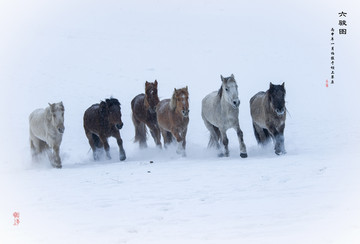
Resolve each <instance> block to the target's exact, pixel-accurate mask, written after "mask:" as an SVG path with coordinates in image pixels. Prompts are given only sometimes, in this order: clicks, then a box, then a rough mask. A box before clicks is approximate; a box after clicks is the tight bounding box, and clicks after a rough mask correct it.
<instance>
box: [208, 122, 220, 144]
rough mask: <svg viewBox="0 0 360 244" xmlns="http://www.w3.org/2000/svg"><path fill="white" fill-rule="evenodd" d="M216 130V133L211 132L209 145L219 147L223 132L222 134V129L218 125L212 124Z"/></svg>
mask: <svg viewBox="0 0 360 244" xmlns="http://www.w3.org/2000/svg"><path fill="white" fill-rule="evenodd" d="M212 127H213V129H214V131H215V134H214V133H211V134H210V140H209V144H208V147H209V148H210V147H218V145H219V139H220V137H221V134H220V130H219V128H218V127H216V126H214V125H212Z"/></svg>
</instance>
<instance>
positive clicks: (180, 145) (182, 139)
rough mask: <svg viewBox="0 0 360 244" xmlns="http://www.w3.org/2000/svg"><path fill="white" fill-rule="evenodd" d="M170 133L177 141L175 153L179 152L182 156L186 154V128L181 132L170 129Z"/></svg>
mask: <svg viewBox="0 0 360 244" xmlns="http://www.w3.org/2000/svg"><path fill="white" fill-rule="evenodd" d="M171 133H172V134H173V135H174V137H175V138H176V141H177V143H178V149H177V150H176V153H177V154H181V155H182V156H183V157H185V156H186V153H185V145H186V141H185V135H186V129H185V131H183V132H182V133H180V132H179V130H172V131H171ZM180 134H181V135H180Z"/></svg>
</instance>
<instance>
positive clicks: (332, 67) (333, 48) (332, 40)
mask: <svg viewBox="0 0 360 244" xmlns="http://www.w3.org/2000/svg"><path fill="white" fill-rule="evenodd" d="M334 34H335V29H334V28H331V39H330V44H331V53H330V54H331V57H330V61H331V66H330V69H331V84H334V79H335V42H334ZM326 85H327V84H326ZM326 87H328V85H327V86H326Z"/></svg>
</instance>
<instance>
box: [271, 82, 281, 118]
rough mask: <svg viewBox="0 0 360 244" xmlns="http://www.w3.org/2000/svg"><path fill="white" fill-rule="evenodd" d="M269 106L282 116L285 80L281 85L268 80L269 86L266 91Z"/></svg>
mask: <svg viewBox="0 0 360 244" xmlns="http://www.w3.org/2000/svg"><path fill="white" fill-rule="evenodd" d="M267 93H268V97H269V101H270V107H271V109H272V110H273V111H274V112H275V113H276V114H277V115H278V116H282V115H284V114H285V111H286V108H285V95H286V90H285V82H283V83H282V84H281V85H274V84H272V83H271V82H270V88H269V90H268V91H267Z"/></svg>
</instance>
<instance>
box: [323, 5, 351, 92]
mask: <svg viewBox="0 0 360 244" xmlns="http://www.w3.org/2000/svg"><path fill="white" fill-rule="evenodd" d="M338 15H339V20H338V26H339V35H346V34H347V26H348V23H347V20H346V16H347V13H345V12H344V11H341V12H340V13H338ZM334 38H335V29H334V28H331V39H330V47H331V52H330V54H331V56H330V64H331V66H330V70H331V74H330V78H331V79H330V80H331V82H330V84H334V83H335V40H334ZM326 87H329V85H328V80H326Z"/></svg>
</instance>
